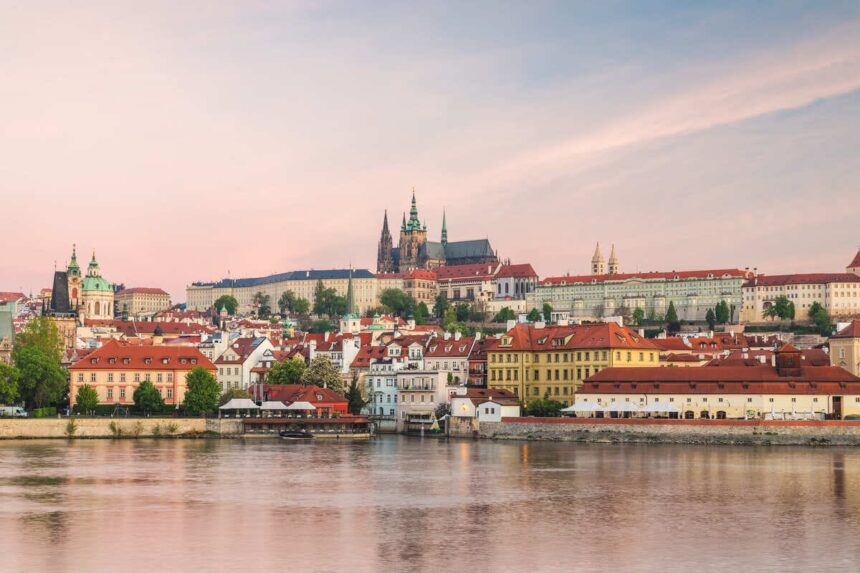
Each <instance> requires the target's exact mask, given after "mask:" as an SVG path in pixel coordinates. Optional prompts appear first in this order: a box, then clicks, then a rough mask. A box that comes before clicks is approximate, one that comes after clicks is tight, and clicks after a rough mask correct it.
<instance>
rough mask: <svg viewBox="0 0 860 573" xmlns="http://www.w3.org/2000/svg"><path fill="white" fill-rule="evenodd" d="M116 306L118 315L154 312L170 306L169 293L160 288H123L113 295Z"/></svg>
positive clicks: (137, 314) (138, 314) (139, 314)
mask: <svg viewBox="0 0 860 573" xmlns="http://www.w3.org/2000/svg"><path fill="white" fill-rule="evenodd" d="M114 300H115V303H116V308H115V309H114V311H115V312H116V313H118V314H120V315H128V316H141V315H148V314H155V313H157V312H160V311H162V310H167V309H168V308H170V306H171V305H170V295H169V294H168V293H167V292H165V291H164V290H162V289H160V288H149V287H133V288H127V289H123V290H121V291H119V292H117V293H116V294H115V295H114Z"/></svg>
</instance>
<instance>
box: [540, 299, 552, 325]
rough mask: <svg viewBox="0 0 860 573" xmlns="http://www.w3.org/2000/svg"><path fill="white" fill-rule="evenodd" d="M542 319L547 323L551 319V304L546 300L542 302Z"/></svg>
mask: <svg viewBox="0 0 860 573" xmlns="http://www.w3.org/2000/svg"><path fill="white" fill-rule="evenodd" d="M542 312H543V320H544V322H547V323H549V322H550V321H551V320H552V305H551V304H550V303H548V302H545V303H543V309H542Z"/></svg>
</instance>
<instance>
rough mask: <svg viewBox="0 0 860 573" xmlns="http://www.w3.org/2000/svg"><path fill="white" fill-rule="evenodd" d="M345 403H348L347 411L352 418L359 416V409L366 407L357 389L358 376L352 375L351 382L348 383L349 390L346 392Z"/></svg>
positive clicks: (365, 402)
mask: <svg viewBox="0 0 860 573" xmlns="http://www.w3.org/2000/svg"><path fill="white" fill-rule="evenodd" d="M345 397H346V401H347V402H348V405H347V409H348V410H349V413H350V414H352V415H353V416H357V415H359V414H361V409H362V408H364V407H365V406H366V405H367V400H365V399H364V398H363V397H362V396H361V389H360V388H359V387H358V374H356V373H355V372H353V373H352V380H350V382H349V389H347V391H346V396H345Z"/></svg>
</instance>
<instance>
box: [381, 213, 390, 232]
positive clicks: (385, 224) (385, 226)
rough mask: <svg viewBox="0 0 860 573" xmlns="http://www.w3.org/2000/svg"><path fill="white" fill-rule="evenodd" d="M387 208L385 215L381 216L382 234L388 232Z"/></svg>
mask: <svg viewBox="0 0 860 573" xmlns="http://www.w3.org/2000/svg"><path fill="white" fill-rule="evenodd" d="M388 233H389V231H388V209H386V210H385V215H384V216H383V217H382V234H383V236H384V235H386V234H388Z"/></svg>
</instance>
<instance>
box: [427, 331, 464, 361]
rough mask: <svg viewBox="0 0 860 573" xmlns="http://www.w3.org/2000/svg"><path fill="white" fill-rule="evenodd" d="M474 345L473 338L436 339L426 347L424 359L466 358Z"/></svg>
mask: <svg viewBox="0 0 860 573" xmlns="http://www.w3.org/2000/svg"><path fill="white" fill-rule="evenodd" d="M474 344H475V337H474V336H463V337H462V338H460V340H454V339H453V338H449V339H448V340H445V339H443V338H436V339H434V340H433V341H432V342H430V345H429V346H428V347H427V351H426V352H425V353H424V357H425V358H452V357H461V358H466V357H468V356H469V354H470V353H471V352H472V346H474Z"/></svg>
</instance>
